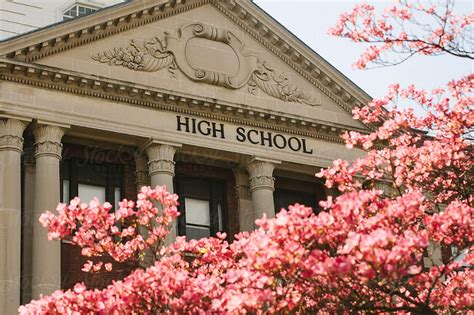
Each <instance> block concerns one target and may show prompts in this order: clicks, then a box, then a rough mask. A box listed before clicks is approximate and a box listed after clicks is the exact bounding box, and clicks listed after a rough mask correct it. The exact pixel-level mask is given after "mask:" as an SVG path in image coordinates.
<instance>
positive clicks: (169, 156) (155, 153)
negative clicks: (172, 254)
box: [146, 143, 177, 245]
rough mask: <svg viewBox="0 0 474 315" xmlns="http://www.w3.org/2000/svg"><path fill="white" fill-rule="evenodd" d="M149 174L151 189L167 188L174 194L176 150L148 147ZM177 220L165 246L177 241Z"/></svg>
mask: <svg viewBox="0 0 474 315" xmlns="http://www.w3.org/2000/svg"><path fill="white" fill-rule="evenodd" d="M146 153H147V155H148V173H149V175H150V183H151V187H156V186H157V185H160V186H166V189H167V190H168V191H169V192H170V193H173V191H174V189H173V178H174V165H175V162H174V154H175V153H176V149H175V147H174V146H172V145H168V144H158V143H152V144H151V145H149V146H148V148H147V150H146ZM176 234H177V231H176V220H175V222H173V225H172V227H171V229H170V233H169V234H168V237H167V238H166V241H165V244H166V245H169V244H171V243H173V242H174V241H175V240H176Z"/></svg>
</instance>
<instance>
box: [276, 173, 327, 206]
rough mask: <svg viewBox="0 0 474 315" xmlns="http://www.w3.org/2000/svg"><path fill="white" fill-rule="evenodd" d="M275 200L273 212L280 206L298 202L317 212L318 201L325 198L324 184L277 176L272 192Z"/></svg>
mask: <svg viewBox="0 0 474 315" xmlns="http://www.w3.org/2000/svg"><path fill="white" fill-rule="evenodd" d="M273 199H274V202H275V213H278V212H279V211H280V210H281V209H282V208H285V209H288V206H290V205H294V204H295V203H299V204H302V205H305V206H307V207H311V208H313V211H314V213H317V212H319V210H320V207H319V202H320V201H321V200H324V199H326V192H325V189H324V186H323V185H322V184H321V183H319V182H314V181H299V180H295V179H288V178H284V177H278V178H276V180H275V192H274V193H273Z"/></svg>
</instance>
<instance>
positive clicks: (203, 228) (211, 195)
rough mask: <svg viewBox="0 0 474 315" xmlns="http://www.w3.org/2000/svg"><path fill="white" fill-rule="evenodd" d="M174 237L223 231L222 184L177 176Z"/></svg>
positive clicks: (204, 179) (224, 211)
mask: <svg viewBox="0 0 474 315" xmlns="http://www.w3.org/2000/svg"><path fill="white" fill-rule="evenodd" d="M176 182H177V185H176V186H177V193H178V195H179V212H180V213H181V215H180V216H179V217H178V234H179V235H185V236H186V238H187V239H188V240H189V239H200V238H203V237H209V236H214V235H215V234H216V233H217V232H219V231H225V230H226V224H225V222H226V211H227V209H226V202H225V200H226V196H225V191H226V185H225V182H224V181H222V180H215V179H206V178H189V177H177V179H176Z"/></svg>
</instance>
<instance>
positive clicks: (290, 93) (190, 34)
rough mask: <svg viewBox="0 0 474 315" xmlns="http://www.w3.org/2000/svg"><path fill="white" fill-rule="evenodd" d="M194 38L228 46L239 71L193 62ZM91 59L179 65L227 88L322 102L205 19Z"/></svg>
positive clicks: (146, 66) (132, 65)
mask: <svg viewBox="0 0 474 315" xmlns="http://www.w3.org/2000/svg"><path fill="white" fill-rule="evenodd" d="M195 38H201V39H207V40H210V41H214V42H219V43H222V44H224V45H227V46H229V47H230V48H231V49H232V51H233V53H234V54H235V56H236V57H237V63H238V70H237V72H236V73H234V74H228V73H224V72H219V71H215V70H211V69H205V68H203V67H198V66H196V65H192V64H191V62H190V61H189V58H188V57H187V55H186V49H187V47H188V46H189V42H190V40H192V39H195ZM92 59H94V60H96V61H98V62H101V63H108V64H109V65H111V66H112V65H115V66H123V67H127V68H129V69H131V70H135V71H145V72H155V71H159V70H161V69H164V68H167V69H168V71H169V72H170V73H172V74H173V75H174V74H175V71H176V69H178V68H179V69H180V70H181V72H182V73H183V74H184V75H186V76H187V77H188V78H189V79H191V80H193V81H196V82H204V83H208V84H213V85H218V86H222V87H225V88H228V89H240V88H242V87H243V86H245V85H248V87H249V92H250V93H252V94H255V93H256V91H257V90H258V89H260V90H261V91H263V92H264V93H266V94H267V95H270V96H272V97H275V98H278V99H280V100H283V101H286V102H297V103H305V104H308V105H313V106H315V105H320V104H318V101H317V100H316V99H315V98H313V97H312V96H310V95H308V94H306V93H304V92H303V91H302V90H301V89H299V88H298V87H296V86H295V85H293V84H291V83H290V82H289V80H288V78H287V77H286V76H285V74H284V73H279V74H278V73H277V71H276V70H275V69H273V68H272V67H271V66H269V65H268V64H267V63H266V62H265V61H264V60H262V59H261V58H259V57H258V56H256V55H254V54H250V53H247V52H245V49H244V44H243V43H242V41H241V40H240V39H239V38H238V37H237V36H236V35H235V34H234V33H232V32H231V31H229V30H226V29H223V28H218V27H216V26H211V25H206V24H202V23H194V24H189V25H186V26H183V27H181V28H180V29H178V31H177V32H175V33H170V32H165V33H164V38H163V39H162V38H160V37H158V36H155V37H153V38H152V39H151V40H148V41H145V42H144V43H143V44H142V45H139V44H137V43H136V42H135V41H133V40H132V41H131V42H130V45H129V46H128V47H125V48H124V47H119V48H114V49H111V50H107V51H104V52H102V53H99V54H97V55H95V56H92Z"/></svg>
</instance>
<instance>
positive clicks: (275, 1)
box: [253, 0, 474, 98]
mask: <svg viewBox="0 0 474 315" xmlns="http://www.w3.org/2000/svg"><path fill="white" fill-rule="evenodd" d="M253 1H254V3H256V4H257V5H258V6H260V7H261V8H262V9H264V10H265V11H266V12H267V13H268V14H270V15H271V16H272V17H273V18H274V19H276V20H277V21H278V22H280V23H281V24H283V25H284V26H285V27H286V28H287V29H288V30H290V31H291V32H292V33H293V34H295V35H296V36H297V37H298V38H299V39H300V40H302V41H303V42H304V43H306V45H308V46H309V47H311V48H312V49H313V50H314V51H316V52H317V53H318V54H319V55H321V56H322V57H323V58H324V59H326V60H327V61H328V62H329V63H331V64H332V65H333V66H334V67H335V68H336V69H338V70H339V71H341V72H342V73H343V74H344V75H346V76H347V77H348V78H349V79H351V80H352V81H353V82H354V83H355V84H357V85H358V86H359V87H360V88H362V89H363V90H364V91H365V92H366V93H368V94H369V95H370V96H372V97H374V98H377V97H383V96H384V95H385V94H386V91H387V88H388V86H389V85H390V84H392V83H395V82H398V83H400V85H402V86H407V85H409V84H412V83H413V84H415V85H416V86H417V87H420V88H427V89H431V88H435V87H440V86H444V85H445V84H446V83H447V82H448V81H450V80H452V79H454V78H459V77H461V76H463V75H466V74H468V73H472V72H473V63H472V62H470V61H467V60H461V59H460V58H455V57H451V56H447V55H444V56H438V57H419V58H412V59H410V60H408V61H407V62H405V63H404V64H402V65H398V66H394V67H386V68H379V69H370V70H357V69H354V68H353V67H352V64H353V63H354V62H355V61H356V60H357V58H358V56H359V55H360V53H361V52H362V51H363V46H361V44H357V43H353V42H351V41H350V40H348V39H341V38H337V37H333V36H330V35H328V34H327V30H328V29H329V28H330V27H331V26H333V25H335V24H336V21H337V20H338V17H339V15H340V13H342V12H347V11H350V10H351V9H352V7H353V6H354V4H356V3H358V2H360V1H351V0H345V1H343V0H306V1H303V0H253ZM369 2H370V3H372V4H374V5H375V6H376V7H377V6H379V7H380V6H383V7H386V6H388V5H391V4H392V2H391V1H386V0H378V1H369ZM473 6H474V1H469V0H464V1H462V0H461V1H459V0H458V1H457V2H456V8H457V9H458V10H459V11H462V12H466V13H467V12H472V10H473Z"/></svg>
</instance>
